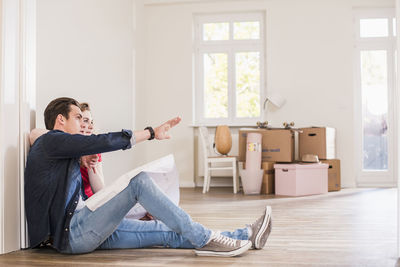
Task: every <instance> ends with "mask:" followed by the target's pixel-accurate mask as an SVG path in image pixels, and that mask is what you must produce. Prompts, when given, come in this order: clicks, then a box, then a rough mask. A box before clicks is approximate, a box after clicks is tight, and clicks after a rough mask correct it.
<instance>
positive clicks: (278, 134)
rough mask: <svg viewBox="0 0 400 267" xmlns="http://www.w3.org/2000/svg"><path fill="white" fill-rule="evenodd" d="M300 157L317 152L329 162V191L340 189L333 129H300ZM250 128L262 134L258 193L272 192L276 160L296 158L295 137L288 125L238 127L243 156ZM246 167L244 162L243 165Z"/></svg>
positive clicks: (322, 160)
mask: <svg viewBox="0 0 400 267" xmlns="http://www.w3.org/2000/svg"><path fill="white" fill-rule="evenodd" d="M299 130H300V133H299V144H298V146H299V159H301V157H302V156H303V155H305V154H312V155H317V156H318V158H319V159H320V160H321V162H322V163H326V164H328V165H329V169H328V191H337V190H340V160H339V159H335V158H336V151H335V147H336V139H335V138H336V131H335V129H334V128H329V127H310V128H301V129H299ZM249 132H257V133H261V134H262V166H261V167H262V169H264V176H263V182H262V189H261V194H273V193H275V186H276V183H275V169H274V165H275V163H277V162H278V163H294V162H295V141H294V140H295V138H294V131H293V130H291V129H268V130H267V129H253V128H250V129H240V130H239V157H238V160H239V161H241V162H244V161H245V160H246V140H247V134H248V133H249ZM243 166H244V168H245V164H244V165H243Z"/></svg>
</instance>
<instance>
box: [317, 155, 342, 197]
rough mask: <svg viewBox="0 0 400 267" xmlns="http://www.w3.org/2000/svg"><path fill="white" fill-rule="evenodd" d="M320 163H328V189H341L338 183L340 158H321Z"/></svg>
mask: <svg viewBox="0 0 400 267" xmlns="http://www.w3.org/2000/svg"><path fill="white" fill-rule="evenodd" d="M321 162H322V163H326V164H329V168H328V191H329V192H331V191H339V190H340V189H341V183H340V160H338V159H327V160H321Z"/></svg>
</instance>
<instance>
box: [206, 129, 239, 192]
mask: <svg viewBox="0 0 400 267" xmlns="http://www.w3.org/2000/svg"><path fill="white" fill-rule="evenodd" d="M199 133H200V134H199V136H200V139H201V145H202V147H203V159H204V184H203V194H204V193H206V192H208V191H209V190H210V180H211V171H214V170H231V171H232V176H233V193H235V194H236V193H237V190H238V187H239V178H238V172H237V164H236V161H237V159H236V157H235V156H215V155H213V153H212V152H213V149H212V145H211V142H210V139H209V134H208V130H207V128H206V127H199ZM223 162H225V163H229V164H230V166H216V164H214V165H213V163H217V164H219V163H223Z"/></svg>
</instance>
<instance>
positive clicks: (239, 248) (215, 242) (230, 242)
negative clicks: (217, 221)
mask: <svg viewBox="0 0 400 267" xmlns="http://www.w3.org/2000/svg"><path fill="white" fill-rule="evenodd" d="M212 235H213V236H212V237H211V240H210V241H209V242H208V244H207V245H205V246H204V247H202V248H198V249H196V250H195V253H196V255H197V256H217V257H234V256H238V255H240V254H242V253H244V252H246V251H247V250H249V249H250V247H251V241H249V240H236V239H232V238H229V237H226V236H223V235H221V234H220V233H213V234H212Z"/></svg>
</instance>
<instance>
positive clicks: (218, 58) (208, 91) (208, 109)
mask: <svg viewBox="0 0 400 267" xmlns="http://www.w3.org/2000/svg"><path fill="white" fill-rule="evenodd" d="M204 110H205V112H204V115H205V117H206V118H227V117H228V55H227V54H223V53H213V54H204Z"/></svg>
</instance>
